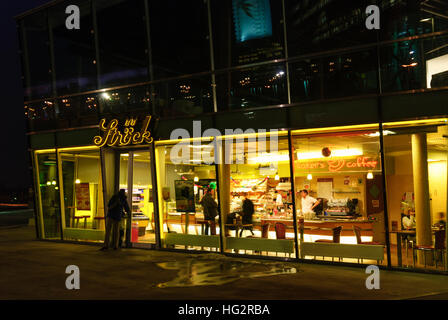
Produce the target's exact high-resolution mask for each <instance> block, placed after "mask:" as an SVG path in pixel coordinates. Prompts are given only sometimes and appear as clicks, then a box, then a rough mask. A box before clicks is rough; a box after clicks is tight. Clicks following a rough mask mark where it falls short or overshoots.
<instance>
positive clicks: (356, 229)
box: [353, 226, 383, 263]
mask: <svg viewBox="0 0 448 320" xmlns="http://www.w3.org/2000/svg"><path fill="white" fill-rule="evenodd" d="M361 231H362V229H361V228H360V227H358V226H353V232H354V233H355V237H356V243H357V244H370V245H378V246H382V245H383V244H382V243H380V242H375V241H364V242H363V241H362V239H361ZM362 262H363V259H361V263H362ZM358 263H359V259H358ZM378 263H379V261H378Z"/></svg>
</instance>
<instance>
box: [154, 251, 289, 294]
mask: <svg viewBox="0 0 448 320" xmlns="http://www.w3.org/2000/svg"><path fill="white" fill-rule="evenodd" d="M157 266H159V267H161V268H163V269H165V270H179V272H178V273H177V276H176V278H174V279H173V280H171V281H168V282H164V283H160V284H158V285H157V287H159V288H166V287H194V286H209V285H223V284H226V283H230V282H233V281H236V280H239V279H248V278H257V277H267V276H274V275H280V274H291V273H297V269H296V268H294V267H289V266H285V265H283V264H270V263H251V262H242V261H230V260H229V261H225V260H224V261H223V260H221V261H219V260H211V259H197V258H196V259H189V260H184V261H172V262H162V263H158V264H157Z"/></svg>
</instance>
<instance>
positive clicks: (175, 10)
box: [149, 0, 210, 79]
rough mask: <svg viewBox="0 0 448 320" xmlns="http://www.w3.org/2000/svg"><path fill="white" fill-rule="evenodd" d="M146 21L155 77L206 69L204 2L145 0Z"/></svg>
mask: <svg viewBox="0 0 448 320" xmlns="http://www.w3.org/2000/svg"><path fill="white" fill-rule="evenodd" d="M149 21H150V28H151V52H152V64H153V69H154V77H155V78H157V79H160V78H168V77H175V76H180V75H183V74H188V73H196V72H201V71H208V70H210V50H209V45H210V44H209V39H208V18H207V7H206V4H205V1H202V0H191V1H149Z"/></svg>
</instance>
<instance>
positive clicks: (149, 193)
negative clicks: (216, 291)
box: [118, 150, 156, 247]
mask: <svg viewBox="0 0 448 320" xmlns="http://www.w3.org/2000/svg"><path fill="white" fill-rule="evenodd" d="M118 176H119V183H118V185H119V189H124V190H125V191H126V194H127V196H128V204H129V207H130V208H131V212H132V214H131V216H130V217H128V219H124V221H123V222H122V230H123V231H124V232H122V233H124V234H125V239H126V243H127V244H128V245H129V246H133V247H148V246H150V245H151V244H154V245H155V243H156V236H155V234H156V233H155V226H156V224H155V221H154V205H153V186H152V176H151V157H150V152H149V150H134V151H126V152H120V154H119V175H118Z"/></svg>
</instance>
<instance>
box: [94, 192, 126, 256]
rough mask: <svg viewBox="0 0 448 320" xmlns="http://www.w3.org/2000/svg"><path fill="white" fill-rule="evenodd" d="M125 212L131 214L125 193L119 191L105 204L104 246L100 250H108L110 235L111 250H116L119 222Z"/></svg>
mask: <svg viewBox="0 0 448 320" xmlns="http://www.w3.org/2000/svg"><path fill="white" fill-rule="evenodd" d="M125 212H126V213H127V214H131V210H130V209H129V205H128V201H127V197H126V192H125V191H124V190H123V189H121V190H120V191H118V193H116V194H114V195H113V196H112V198H110V200H109V203H108V204H107V217H106V235H105V237H104V245H103V247H102V248H101V250H107V249H108V248H109V243H110V236H111V234H112V245H113V248H114V250H116V249H118V241H119V237H120V221H121V219H122V218H123V216H124V214H125Z"/></svg>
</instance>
